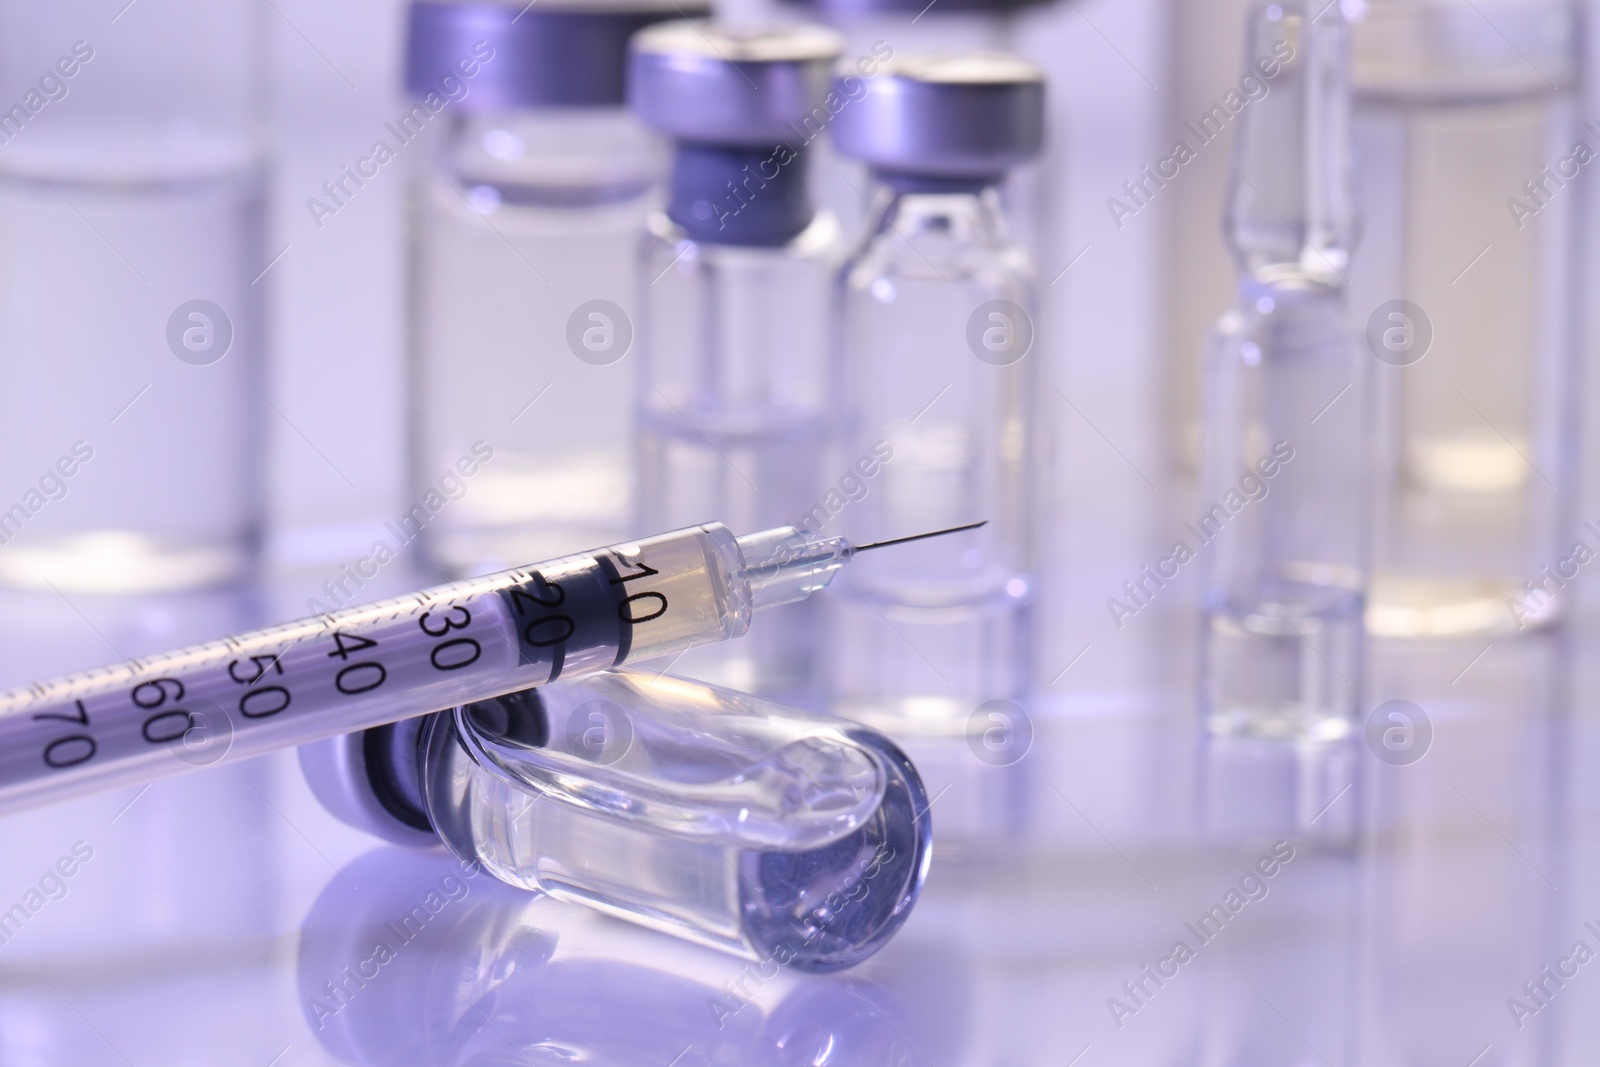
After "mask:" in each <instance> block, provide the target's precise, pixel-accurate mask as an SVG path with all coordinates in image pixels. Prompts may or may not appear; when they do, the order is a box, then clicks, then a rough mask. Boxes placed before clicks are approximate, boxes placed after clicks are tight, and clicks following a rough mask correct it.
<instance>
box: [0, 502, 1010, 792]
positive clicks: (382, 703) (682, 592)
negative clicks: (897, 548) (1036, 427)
mask: <svg viewBox="0 0 1600 1067" xmlns="http://www.w3.org/2000/svg"><path fill="white" fill-rule="evenodd" d="M981 525H983V524H982V523H972V524H969V525H966V526H957V527H953V528H951V529H948V530H937V531H934V532H932V533H926V534H917V535H915V536H914V537H903V538H896V539H894V540H891V541H879V542H876V543H874V544H867V545H852V544H851V543H850V542H849V541H846V540H845V539H844V538H842V537H817V536H815V535H812V534H809V533H807V532H806V531H804V530H802V529H799V528H797V527H793V526H782V527H778V528H776V529H772V530H763V531H761V532H759V533H753V534H749V535H747V536H745V537H739V538H735V537H734V536H733V534H732V533H731V532H730V531H729V530H728V528H727V527H725V526H723V525H722V524H721V523H715V522H713V523H707V524H706V525H704V526H692V527H689V528H688V529H683V530H676V531H674V532H672V533H665V534H661V535H659V536H657V537H650V538H646V539H644V540H641V541H634V542H630V543H627V544H622V545H612V546H610V547H607V548H600V549H595V550H594V551H591V552H583V553H579V554H577V555H572V556H565V557H563V558H561V559H557V560H551V561H550V562H547V563H540V564H536V565H534V566H531V567H524V568H518V569H515V570H509V571H502V572H500V573H498V574H491V575H487V576H484V577H481V578H470V579H466V580H463V581H457V582H451V583H449V584H447V585H441V586H435V587H434V588H431V589H426V590H423V591H421V592H418V593H412V594H409V595H407V596H401V597H396V598H394V599H391V600H383V601H379V602H377V603H373V604H368V605H360V606H355V607H350V608H345V609H343V610H340V611H336V612H329V613H327V614H324V615H319V616H313V617H311V618H307V619H301V620H299V621H296V622H289V623H283V624H280V625H277V626H270V627H267V628H266V629H262V630H254V631H251V632H250V633H245V634H239V635H237V636H234V637H227V638H223V639H222V640H219V641H211V642H207V643H205V644H200V645H193V646H191V647H189V648H185V649H180V650H178V651H176V652H166V653H162V654H160V655H155V656H147V657H143V658H140V659H133V660H128V661H127V662H125V663H119V664H116V665H113V666H108V667H96V668H94V669H92V670H86V671H80V672H78V673H76V674H71V675H67V676H65V677H62V678H56V679H53V680H51V681H48V682H35V683H33V684H32V685H28V686H26V687H23V688H20V689H13V690H11V691H9V692H6V693H0V812H4V811H11V810H16V809H19V808H24V807H32V806H34V805H37V804H41V803H46V802H49V801H52V800H57V799H62V798H65V797H69V796H76V795H79V794H83V793H89V792H94V791H97V790H100V789H109V788H113V787H116V786H121V785H131V784H135V783H140V782H146V781H150V780H153V779H156V778H161V777H165V776H166V775H169V774H175V773H178V772H180V771H184V770H188V769H190V768H192V767H196V766H207V765H210V764H213V763H218V762H221V761H222V760H224V759H227V760H236V759H247V758H249V757H251V756H257V755H260V754H262V753H264V752H270V751H273V750H275V749H280V748H287V747H290V746H294V745H302V744H306V743H308V742H311V741H318V740H321V739H323V738H326V737H332V736H334V735H336V734H345V733H351V732H354V731H357V730H364V729H367V728H368V727H373V726H381V725H383V724H384V723H388V722H394V721H397V720H399V719H404V718H409V717H411V716H414V715H423V714H426V713H428V712H432V711H439V710H441V709H444V708H449V707H454V706H456V705H460V704H469V703H472V702H474V701H479V700H487V699H489V698H492V697H496V696H502V695H504V694H507V693H511V692H515V691H517V690H521V689H527V688H530V687H532V686H538V685H544V684H545V683H547V682H552V681H554V680H556V678H558V677H560V678H578V677H583V676H585V675H589V674H594V673H596V672H598V671H603V670H607V669H609V668H611V667H617V666H622V665H624V664H629V663H636V662H639V661H641V660H648V659H655V658H657V657H661V656H672V655H675V654H677V653H679V652H682V651H684V650H685V649H689V648H694V647H696V646H698V645H705V644H711V643H713V642H716V641H726V640H728V639H730V638H734V637H739V636H741V635H742V634H744V632H745V631H746V630H748V629H749V628H750V619H751V616H752V614H753V613H754V612H756V611H759V610H761V609H763V608H769V607H776V606H778V605H781V604H789V603H793V602H795V601H799V600H804V599H805V598H806V597H809V596H810V595H811V594H812V593H815V592H817V591H818V590H819V589H822V588H823V587H825V586H826V585H827V584H828V583H829V581H831V580H832V578H833V575H834V574H835V573H836V572H837V571H838V570H839V569H840V568H841V567H843V566H844V565H845V564H846V563H848V562H849V561H850V559H851V558H852V557H853V556H854V555H855V554H856V553H857V552H862V551H866V550H868V549H873V548H883V547H886V546H888V545H894V544H901V543H904V542H906V541H912V540H919V539H921V538H924V537H935V536H939V535H942V534H946V533H955V532H958V531H960V530H970V529H973V528H975V527H977V526H981Z"/></svg>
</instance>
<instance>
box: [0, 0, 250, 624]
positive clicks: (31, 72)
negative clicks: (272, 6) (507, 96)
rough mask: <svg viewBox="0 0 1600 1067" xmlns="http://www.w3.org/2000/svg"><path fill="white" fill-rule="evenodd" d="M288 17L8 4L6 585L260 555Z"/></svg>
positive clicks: (59, 583)
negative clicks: (273, 178) (269, 304)
mask: <svg viewBox="0 0 1600 1067" xmlns="http://www.w3.org/2000/svg"><path fill="white" fill-rule="evenodd" d="M113 15H116V18H115V19H113V18H112V16H113ZM268 16H269V12H268V11H267V6H266V5H263V4H257V3H254V2H240V3H233V4H213V3H209V2H207V0H175V2H173V3H163V4H158V5H148V6H144V5H141V6H138V7H133V8H130V9H128V10H126V11H121V12H119V11H116V10H112V11H107V10H106V9H105V6H104V5H103V4H99V3H89V2H87V0H62V2H60V3H52V4H44V5H40V4H30V3H24V2H20V0H8V2H6V3H4V4H0V86H3V87H4V88H3V92H4V97H3V98H4V99H5V100H6V101H7V102H8V104H7V106H8V108H9V110H8V111H6V113H5V114H4V115H3V116H0V231H3V232H4V233H5V239H4V240H3V241H0V277H3V278H4V279H5V281H4V284H0V484H3V485H4V486H6V489H5V490H4V494H5V495H4V497H3V500H0V583H4V584H7V585H11V586H21V587H26V588H31V589H40V590H45V591H47V592H48V591H50V590H52V589H53V590H55V591H56V592H61V593H69V594H70V593H74V592H81V593H91V594H93V593H108V594H121V593H152V592H160V591H168V590H179V589H192V588H196V587H202V586H207V585H218V584H224V583H229V582H234V581H237V580H240V579H243V578H246V577H248V576H249V575H250V574H251V573H252V572H253V570H254V567H255V564H256V562H257V559H258V550H259V546H260V540H261V515H262V500H263V497H264V486H263V478H262V475H263V469H262V456H263V447H262V433H261V430H262V428H261V414H262V410H263V404H262V391H263V390H266V389H267V382H266V373H265V369H264V366H263V359H264V357H265V326H264V319H263V313H264V307H263V294H264V292H265V291H266V290H267V289H268V288H270V286H271V285H272V284H273V283H274V281H275V276H274V275H272V274H265V272H266V269H267V268H268V266H269V265H270V260H271V258H272V253H271V252H268V251H267V250H266V247H265V244H266V242H265V238H264V230H265V188H266V157H267V144H266V133H265V125H264V116H263V109H262V104H263V100H264V94H263V84H264V82H263V78H264V65H265V64H264V52H263V49H262V41H263V40H264V39H265V37H266V36H267V32H266V24H265V21H264V20H265V18H266V17H268ZM113 22H115V25H114V26H113V25H112V23H113ZM12 102H15V105H14V106H12Z"/></svg>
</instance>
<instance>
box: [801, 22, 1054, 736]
mask: <svg viewBox="0 0 1600 1067" xmlns="http://www.w3.org/2000/svg"><path fill="white" fill-rule="evenodd" d="M838 91H840V92H844V91H845V89H844V86H843V85H842V84H841V85H840V86H839V89H838ZM1043 112H1044V83H1043V78H1042V76H1041V75H1040V74H1039V72H1038V71H1037V70H1036V69H1035V68H1034V67H1032V66H1031V65H1029V64H1027V63H1025V62H1023V61H1022V60H1020V59H1016V58H1014V57H1011V56H1006V55H1004V54H1000V53H970V54H950V55H944V56H926V57H912V56H906V57H896V58H895V59H893V60H891V61H889V62H888V63H886V64H885V66H884V68H883V69H882V70H881V71H880V72H879V74H878V75H877V77H876V78H874V79H873V80H872V81H871V82H870V83H868V85H867V88H866V90H865V92H864V95H863V96H862V97H861V99H860V100H858V101H856V102H855V103H853V104H852V105H851V106H850V107H848V108H846V109H844V110H843V111H842V112H840V114H839V116H838V117H837V119H836V120H835V123H834V126H833V135H834V141H835V144H836V146H837V147H838V149H839V151H840V152H841V153H842V154H843V155H845V156H847V157H851V158H855V159H860V160H862V161H864V162H866V163H867V164H868V165H869V166H870V167H871V169H872V172H873V176H874V181H875V183H876V192H875V200H874V208H875V215H876V222H875V225H873V226H872V227H871V228H870V229H869V231H868V232H867V234H866V235H865V236H864V237H863V238H862V240H861V242H860V243H859V244H858V245H857V246H856V249H855V250H854V252H853V253H852V254H851V255H850V257H849V259H848V260H847V261H846V262H845V264H844V265H843V267H842V268H841V270H840V272H839V277H838V283H837V289H836V300H837V304H836V310H835V316H836V323H837V331H838V333H837V338H836V345H837V358H838V360H839V362H840V366H841V372H842V374H843V376H844V377H845V379H846V381H847V382H848V383H849V384H848V396H849V405H850V412H851V426H850V435H849V440H850V445H849V447H848V449H847V450H846V452H847V456H848V457H849V460H850V462H851V463H852V464H855V466H852V467H851V469H850V470H851V475H852V479H853V484H854V485H855V486H857V487H859V490H860V492H859V494H853V495H856V496H857V497H858V498H857V499H854V500H851V501H850V502H849V503H848V504H847V505H846V506H844V507H843V508H842V509H841V514H840V515H839V522H840V524H841V526H842V528H843V529H845V530H850V531H854V532H855V533H856V534H857V535H858V536H859V535H866V536H868V537H870V538H879V537H892V536H895V535H896V534H898V533H900V532H902V531H907V530H920V529H937V528H940V527H945V526H955V525H959V524H961V523H969V522H979V521H984V520H987V525H986V526H984V527H983V528H982V529H979V530H974V531H971V532H970V533H963V534H958V535H954V536H951V537H947V538H941V539H938V540H937V541H926V542H922V543H919V544H913V545H907V546H905V547H904V548H903V549H902V550H901V552H900V554H899V556H898V558H896V559H893V560H870V559H863V560H862V561H861V563H860V564H859V565H858V566H857V567H856V569H855V571H854V573H853V574H852V575H851V576H850V580H849V581H848V582H846V583H843V586H842V588H841V589H840V595H839V596H838V598H837V600H836V603H835V605H834V607H835V612H834V617H833V619H832V620H831V624H830V627H829V630H830V634H831V636H832V638H833V642H832V653H831V656H832V659H831V667H832V672H833V676H832V696H833V701H834V703H833V707H834V708H835V709H836V710H837V711H838V712H839V713H840V714H844V715H847V716H850V717H866V718H869V719H870V720H871V721H878V718H877V717H879V716H883V717H885V718H884V720H883V721H884V722H885V723H893V724H894V728H895V729H906V730H920V729H930V730H933V731H935V732H944V731H946V730H951V729H954V730H957V731H959V730H961V729H963V728H965V726H966V724H967V722H968V719H969V717H970V716H972V714H973V713H974V712H975V711H976V709H977V708H978V707H979V706H980V705H982V704H984V703H986V702H988V701H993V700H1016V699H1020V698H1022V697H1023V696H1025V694H1026V691H1027V687H1028V681H1029V677H1028V676H1029V669H1030V665H1031V662H1032V656H1031V652H1030V649H1029V636H1030V631H1029V620H1030V614H1031V611H1030V609H1031V604H1032V601H1033V597H1034V592H1035V588H1034V586H1035V580H1034V575H1033V551H1032V544H1031V529H1032V523H1033V519H1034V501H1035V499H1036V497H1035V492H1034V480H1035V476H1036V470H1035V466H1036V453H1037V445H1036V434H1037V427H1036V422H1037V414H1036V412H1037V393H1038V388H1039V371H1038V367H1039V361H1040V354H1039V353H1038V352H1037V351H1035V350H1034V349H1035V347H1036V346H1035V338H1034V325H1033V317H1032V316H1033V270H1032V266H1031V264H1030V262H1029V259H1028V257H1027V255H1026V254H1025V253H1024V252H1023V251H1022V250H1021V249H1020V248H1019V247H1018V246H1017V245H1016V244H1015V243H1014V242H1013V241H1012V239H1011V237H1010V235H1009V233H1008V232H1007V227H1006V220H1005V217H1004V215H1003V213H1002V211H1001V203H1000V196H999V190H998V186H999V185H1000V183H1001V182H1002V181H1003V179H1004V177H1005V175H1006V172H1007V170H1008V169H1009V168H1010V167H1012V166H1013V165H1015V164H1017V163H1020V162H1022V161H1023V160H1026V159H1028V158H1031V157H1032V156H1034V155H1035V154H1036V153H1037V152H1038V151H1039V148H1040V142H1041V140H1042V132H1043Z"/></svg>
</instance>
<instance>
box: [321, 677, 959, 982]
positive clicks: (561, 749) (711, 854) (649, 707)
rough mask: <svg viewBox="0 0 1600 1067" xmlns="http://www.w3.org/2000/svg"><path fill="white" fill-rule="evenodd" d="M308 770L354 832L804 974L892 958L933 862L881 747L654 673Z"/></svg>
mask: <svg viewBox="0 0 1600 1067" xmlns="http://www.w3.org/2000/svg"><path fill="white" fill-rule="evenodd" d="M301 765H302V767H303V768H304V769H305V772H306V776H307V780H308V782H309V783H310V785H311V787H312V789H313V791H314V792H315V793H316V795H317V796H318V797H319V798H320V799H322V801H323V803H324V804H325V805H326V806H327V807H328V808H329V810H330V811H331V812H332V813H333V814H335V815H336V816H338V817H339V818H340V819H342V820H344V821H346V822H348V823H351V824H352V825H356V826H358V827H361V828H363V829H366V830H369V831H372V832H375V833H377V834H379V835H380V836H383V837H385V838H387V839H389V840H391V841H395V842H397V843H401V844H408V845H430V844H437V843H438V841H439V839H440V838H443V840H444V842H445V844H446V845H447V846H448V847H449V848H450V849H451V851H453V852H455V853H456V854H457V855H458V856H460V857H461V858H462V859H464V860H474V861H478V862H481V863H482V864H483V865H484V868H485V869H486V870H488V871H489V873H491V874H493V875H494V876H495V877H497V878H499V879H501V880H502V881H505V882H508V883H510V884H512V885H516V886H521V887H523V888H526V889H532V890H538V891H542V892H545V893H548V894H550V895H551V896H555V897H559V898H562V899H565V900H569V901H574V902H576V903H580V904H584V905H586V906H588V907H591V908H595V909H597V910H599V911H602V912H605V913H607V914H610V915H615V916H617V917H619V918H623V919H627V920H628V921H630V922H635V923H640V924H642V925H645V926H648V927H651V928H652V929H656V930H660V931H662V932H664V933H668V934H672V935H673V936H676V937H682V938H686V939H688V940H690V941H695V942H698V943H700V944H705V945H710V946H711V947H713V948H719V949H722V950H724V951H728V952H733V953H736V954H739V955H743V956H746V957H749V958H752V959H757V960H761V961H762V962H763V964H767V963H771V962H775V963H777V964H778V965H781V966H787V967H792V968H794V969H796V970H802V971H830V970H838V969H841V968H844V967H849V966H851V965H853V964H855V963H858V962H860V961H861V960H863V959H865V958H866V957H867V956H870V955H871V954H872V953H874V952H876V951H877V950H878V949H879V948H881V947H882V946H883V944H884V943H885V942H887V940H888V939H889V938H890V937H891V936H892V935H893V934H894V932H895V931H896V930H897V929H899V927H900V925H901V924H902V923H903V922H904V921H905V919H906V917H907V916H908V915H909V914H910V910H911V907H912V905H913V904H914V903H915V902H916V899H917V896H918V894H919V893H920V892H921V889H922V882H923V879H924V878H925V877H926V874H927V867H928V862H929V857H930V855H931V847H932V837H931V827H932V824H931V822H930V817H929V814H928V798H927V793H926V791H925V790H924V789H923V785H922V780H921V778H920V777H919V776H918V774H917V771H916V768H914V767H913V766H912V765H911V763H910V761H909V760H907V759H906V757H905V755H904V754H903V753H901V752H900V750H899V749H897V748H895V746H894V745H893V744H892V743H890V742H889V741H888V739H886V738H885V737H883V735H881V734H879V733H877V732H875V731H873V730H870V729H868V728H866V727H863V726H860V725H857V724H855V723H848V722H843V721H841V720H839V719H833V718H828V717H824V716H821V715H815V714H812V713H808V712H804V711H800V710H798V709H795V708H791V707H785V706H783V705H779V704H774V703H772V702H770V701H765V700H761V699H758V698H756V697H752V696H747V695H746V694H743V693H736V692H733V691H731V690H727V689H721V688H718V687H716V686H711V685H707V684H705V683H703V682H695V681H690V680H687V679H683V678H676V677H672V676H670V675H662V674H659V673H656V672H653V671H652V672H645V671H616V672H608V673H605V674H600V675H596V676H594V677H592V678H589V679H585V680H584V681H582V682H561V683H557V684H555V685H549V686H542V687H540V688H538V689H528V690H523V691H521V692H517V693H512V694H510V695H508V696H504V697H499V698H497V699H494V700H488V701H481V702H479V703H476V704H469V705H466V706H464V707H461V708H457V709H455V710H453V711H448V712H442V713H440V714H437V715H432V716H427V717H424V718H420V719H409V720H405V721H402V722H400V723H396V724H394V725H391V726H384V727H379V728H377V729H373V730H368V731H365V733H363V734H358V735H349V736H347V737H342V738H336V739H333V740H331V741H327V742H322V743H321V744H319V745H315V746H308V747H307V748H305V749H302V750H301Z"/></svg>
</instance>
